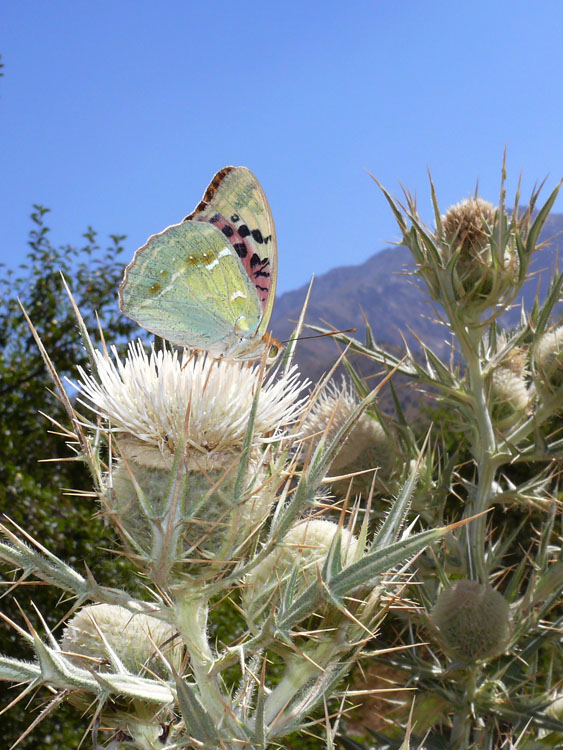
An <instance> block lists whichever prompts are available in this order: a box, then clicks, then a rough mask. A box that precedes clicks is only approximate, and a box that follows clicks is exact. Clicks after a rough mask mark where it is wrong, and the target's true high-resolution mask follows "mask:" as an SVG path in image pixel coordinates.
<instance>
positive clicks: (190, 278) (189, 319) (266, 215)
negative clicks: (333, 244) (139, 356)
mask: <svg viewBox="0 0 563 750" xmlns="http://www.w3.org/2000/svg"><path fill="white" fill-rule="evenodd" d="M276 274H277V246H276V235H275V229H274V222H273V219H272V214H271V211H270V207H269V205H268V201H267V199H266V196H265V194H264V191H263V190H262V187H261V185H260V183H259V182H258V180H257V179H256V177H255V176H254V175H253V174H252V172H251V171H250V170H249V169H247V168H246V167H225V168H224V169H221V170H220V171H219V172H217V174H216V175H215V177H214V178H213V179H212V181H211V183H210V185H209V187H208V188H207V190H206V191H205V193H204V196H203V199H202V200H201V201H200V203H199V204H198V205H197V207H196V208H195V210H194V211H193V212H192V213H191V214H190V215H189V216H187V217H186V219H184V221H183V222H182V223H180V224H174V225H173V226H170V227H168V229H165V230H164V231H163V232H161V233H160V234H155V235H154V236H152V237H150V238H149V240H148V241H147V242H146V243H145V245H143V246H142V247H141V248H139V250H137V252H136V253H135V256H134V258H133V260H132V261H131V263H130V264H129V265H128V266H127V268H126V269H125V275H124V278H123V282H122V284H121V286H120V288H119V305H120V308H121V310H122V311H123V312H124V313H125V314H126V315H128V316H129V317H130V318H132V319H133V320H135V321H136V322H138V323H139V324H140V325H141V326H143V327H144V328H146V329H147V330H149V331H151V332H152V333H156V334H157V335H158V336H162V337H163V338H165V339H168V340H169V341H171V342H172V343H174V344H178V345H180V346H190V347H194V348H197V349H205V350H207V351H209V352H210V353H212V354H214V355H218V356H227V357H233V358H235V359H254V358H256V357H259V356H261V354H262V353H263V352H266V353H267V359H268V361H272V360H274V359H275V357H276V356H277V354H278V353H279V351H281V348H282V347H281V344H280V343H279V342H278V341H276V340H275V339H272V337H271V336H270V335H269V334H268V333H267V327H268V324H269V321H270V317H271V313H272V307H273V304H274V296H275V288H276Z"/></svg>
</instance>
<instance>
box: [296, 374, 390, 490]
mask: <svg viewBox="0 0 563 750" xmlns="http://www.w3.org/2000/svg"><path fill="white" fill-rule="evenodd" d="M358 404H359V400H358V398H357V396H356V395H355V394H354V393H353V392H352V390H351V387H350V385H349V384H348V383H347V382H346V380H344V379H343V380H342V384H341V386H340V387H338V386H337V385H336V384H335V383H330V384H329V385H328V387H327V388H326V389H325V390H324V391H323V392H322V393H321V395H320V396H319V398H318V399H317V401H316V403H315V405H314V406H313V408H312V409H311V411H310V413H309V414H308V415H307V417H306V419H305V421H304V424H303V429H302V432H301V434H302V435H303V436H304V437H307V436H312V438H313V440H315V441H316V442H318V441H319V440H320V439H321V438H322V437H324V439H325V440H326V441H327V442H331V441H332V440H333V439H334V437H335V435H336V433H337V432H338V430H340V428H341V427H342V426H343V425H344V423H345V422H346V420H347V419H349V417H350V416H351V415H352V414H353V413H354V411H355V410H356V409H357V407H358ZM308 442H309V441H307V442H306V443H305V445H308ZM394 459H395V452H394V447H393V442H392V440H391V438H390V437H389V435H388V434H387V432H386V431H385V429H384V428H383V427H382V425H381V424H380V423H379V422H378V421H377V419H375V418H374V417H372V416H371V415H370V414H367V413H366V412H364V413H363V414H362V415H361V416H360V417H359V419H358V421H357V422H356V424H355V425H354V427H353V429H352V431H351V432H350V434H349V435H348V437H347V438H346V440H344V441H343V442H342V444H341V445H340V446H339V450H338V453H337V454H336V456H335V457H334V460H333V462H332V464H331V466H330V472H331V473H333V474H334V473H337V472H338V473H342V474H343V473H349V472H353V471H360V470H362V469H370V468H375V467H379V468H380V469H382V471H383V472H389V471H390V470H391V468H392V466H393V463H394ZM370 481H371V477H370Z"/></svg>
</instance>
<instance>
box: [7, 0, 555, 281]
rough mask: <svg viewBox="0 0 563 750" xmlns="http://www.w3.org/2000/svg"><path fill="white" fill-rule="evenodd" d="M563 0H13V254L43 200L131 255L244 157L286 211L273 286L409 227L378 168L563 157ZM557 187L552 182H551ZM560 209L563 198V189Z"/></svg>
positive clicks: (530, 172) (456, 181) (493, 165)
mask: <svg viewBox="0 0 563 750" xmlns="http://www.w3.org/2000/svg"><path fill="white" fill-rule="evenodd" d="M562 30H563V3H561V2H560V0H550V1H542V0H537V1H536V2H529V1H526V2H523V1H521V0H510V1H508V0H506V1H505V0H496V1H494V2H485V1H484V0H483V1H480V0H471V1H470V2H465V1H464V0H458V2H452V0H437V1H436V2H433V1H432V0H395V2H393V1H392V0H370V1H366V2H354V1H353V0H352V1H351V2H347V3H342V2H332V1H331V0H324V1H323V2H317V0H312V1H311V2H307V1H306V0H301V1H300V2H295V1H294V0H286V1H285V2H271V3H269V2H264V0H259V1H256V2H255V1H254V0H237V2H232V1H231V2H224V0H214V2H213V3H201V2H191V1H190V0H184V2H181V1H180V0H161V2H159V3H156V2H148V1H146V0H134V1H133V0H96V1H95V2H87V1H86V0H68V1H63V0H49V2H45V0H18V2H5V3H3V4H2V9H1V11H0V53H2V56H3V61H4V64H5V71H4V72H5V77H4V78H3V79H0V154H1V156H0V159H1V161H2V170H1V174H2V182H1V187H0V191H1V194H0V198H1V200H0V261H3V262H5V263H7V264H8V265H11V266H13V265H15V264H16V263H17V262H18V261H20V260H23V259H24V255H25V252H26V241H27V233H28V231H29V228H30V222H29V219H28V215H29V212H30V209H31V204H32V203H42V204H44V205H46V206H49V207H50V208H51V209H52V214H51V215H50V223H51V226H52V227H53V232H52V239H53V241H54V242H55V243H57V244H59V243H76V244H78V243H80V241H81V234H82V232H83V231H84V230H85V229H86V227H87V226H88V225H92V226H93V227H94V228H95V229H97V230H98V231H99V233H100V235H101V237H102V239H103V238H105V236H107V234H109V233H112V232H115V233H123V234H127V236H128V237H127V241H126V245H127V256H128V257H129V256H130V255H131V256H132V254H133V252H134V250H135V249H136V248H137V247H138V246H139V245H141V244H143V243H144V242H145V240H146V239H147V237H148V236H149V235H150V234H153V233H155V232H158V231H161V230H162V229H163V228H164V227H166V226H167V225H169V224H172V223H176V222H177V221H179V220H181V219H182V218H183V217H184V216H185V215H186V214H187V213H188V212H189V211H190V210H191V209H192V208H193V207H194V206H195V205H196V203H197V202H198V200H199V198H200V196H201V194H202V193H203V190H204V189H205V187H206V186H207V183H208V182H209V180H210V178H211V177H212V175H213V174H214V172H215V171H216V170H218V169H219V168H221V167H222V166H224V165H226V164H244V165H246V166H248V167H250V168H251V169H252V170H253V171H254V172H255V174H256V175H257V176H258V178H259V179H260V181H261V182H262V185H263V186H264V189H265V191H266V193H267V195H268V197H269V200H270V204H271V206H272V210H273V213H274V218H275V222H276V227H277V233H278V245H279V254H280V256H279V283H278V291H279V292H284V291H287V290H290V289H294V288H297V287H298V286H301V285H302V284H304V283H306V282H307V281H308V280H309V278H310V276H311V274H312V273H323V272H325V271H327V270H329V269H330V268H333V267H335V266H338V265H347V264H352V263H354V264H355V263H361V262H363V261H364V260H366V259H367V258H368V257H369V256H370V255H371V254H372V253H374V252H375V251H377V250H379V249H381V248H382V247H383V246H385V245H386V244H388V242H389V241H391V240H394V239H397V230H396V227H395V225H394V222H393V219H392V217H391V215H390V212H389V210H388V208H387V206H386V204H385V202H384V200H383V198H382V196H381V194H379V193H378V190H377V189H376V187H375V185H374V183H373V182H372V181H371V179H370V178H369V176H368V174H367V171H366V170H369V171H371V172H372V173H374V174H375V175H376V176H377V177H378V178H379V179H380V180H381V181H382V182H383V183H384V184H385V185H386V186H387V187H389V188H390V189H391V190H392V191H393V192H395V193H398V192H399V191H400V185H401V184H404V185H406V186H408V187H409V188H410V189H411V190H413V191H416V192H417V194H418V197H419V203H420V207H421V210H422V213H423V214H424V215H425V216H426V217H427V218H428V220H430V215H431V214H430V210H429V199H428V189H427V178H426V168H427V165H428V166H429V167H430V169H431V170H432V173H433V176H434V179H435V182H436V185H437V188H438V195H439V198H440V201H441V203H442V204H443V207H444V208H445V207H447V205H448V204H450V203H453V202H456V201H458V200H460V199H461V198H463V197H466V196H467V195H469V194H470V193H472V192H473V189H474V186H475V183H476V180H477V179H479V184H480V192H481V194H482V195H483V196H484V197H486V198H489V199H491V200H495V198H496V196H497V195H498V185H499V174H500V164H501V159H502V152H503V150H504V147H505V145H506V147H507V150H508V170H509V183H508V187H509V190H510V191H513V190H514V187H515V185H516V181H517V179H518V176H519V174H520V172H522V174H523V186H524V191H525V192H526V191H529V190H530V189H531V188H532V186H533V184H534V183H535V181H536V180H540V181H541V180H542V179H543V178H544V177H546V176H548V183H547V187H548V188H552V187H553V186H554V185H555V184H556V182H557V181H558V179H559V178H560V177H561V175H562V173H563V127H562V126H563V122H562V120H563V96H562V92H561V88H562V75H561V73H562V70H561V68H562V57H563V56H562V53H561V37H562ZM546 195H547V192H546ZM555 210H558V211H563V204H562V202H561V200H560V201H559V203H558V204H557V205H556V208H555Z"/></svg>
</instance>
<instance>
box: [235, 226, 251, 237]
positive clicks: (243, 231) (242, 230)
mask: <svg viewBox="0 0 563 750" xmlns="http://www.w3.org/2000/svg"><path fill="white" fill-rule="evenodd" d="M238 233H239V234H240V236H241V237H248V235H249V234H250V229H249V228H248V227H247V226H246V224H241V225H240V227H239V228H238Z"/></svg>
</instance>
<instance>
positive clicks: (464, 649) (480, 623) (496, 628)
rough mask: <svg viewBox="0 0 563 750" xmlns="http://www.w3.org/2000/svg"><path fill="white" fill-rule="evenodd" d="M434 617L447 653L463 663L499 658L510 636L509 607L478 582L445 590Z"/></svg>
mask: <svg viewBox="0 0 563 750" xmlns="http://www.w3.org/2000/svg"><path fill="white" fill-rule="evenodd" d="M430 616H431V620H432V622H433V623H434V625H435V626H436V627H437V628H438V630H439V631H440V635H441V638H442V645H443V647H444V650H445V651H446V653H448V654H449V655H450V656H452V657H453V658H456V659H459V660H460V661H463V662H470V661H475V660H476V659H491V658H493V657H494V656H497V655H498V654H500V653H502V651H503V650H504V648H505V646H506V644H507V642H508V639H509V636H510V612H509V608H508V603H507V602H506V600H505V599H504V597H503V596H502V595H501V594H499V593H498V591H495V589H493V588H491V587H490V586H485V585H483V584H481V583H478V582H477V581H468V580H461V581H457V583H454V585H453V586H451V587H450V588H447V589H444V590H443V591H442V592H441V594H440V595H439V597H438V599H437V601H436V604H435V605H434V608H433V609H432V612H431V615H430Z"/></svg>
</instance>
